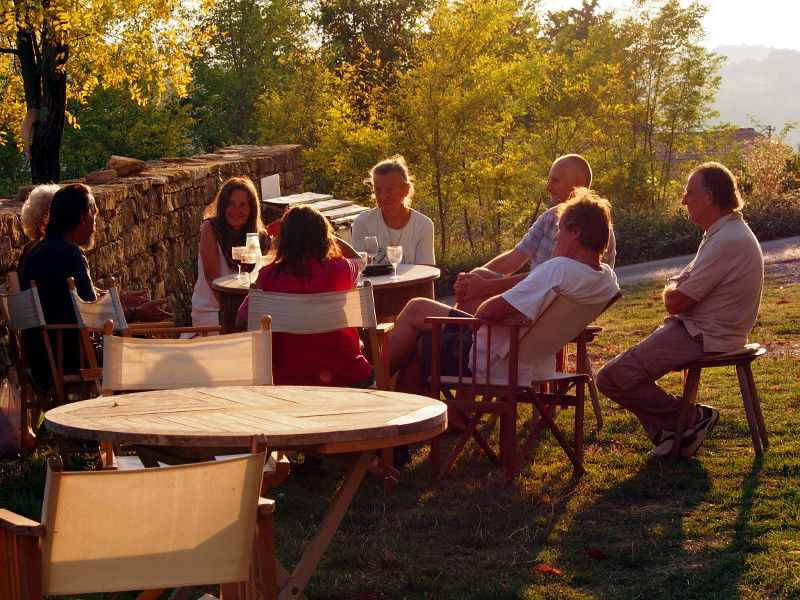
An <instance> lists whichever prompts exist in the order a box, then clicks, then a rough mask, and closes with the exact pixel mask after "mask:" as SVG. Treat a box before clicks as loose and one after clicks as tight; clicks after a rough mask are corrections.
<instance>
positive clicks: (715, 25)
mask: <svg viewBox="0 0 800 600" xmlns="http://www.w3.org/2000/svg"><path fill="white" fill-rule="evenodd" d="M688 3H689V2H688V0H681V4H683V5H684V6H685V5H687V4H688ZM704 3H705V4H706V6H708V7H709V10H708V14H706V17H705V20H704V23H703V24H704V27H705V30H706V33H707V34H708V37H707V38H706V40H705V44H706V46H708V47H709V48H715V47H716V46H721V45H725V46H727V45H732V44H745V45H749V46H767V47H770V48H791V49H794V50H800V34H799V33H798V27H797V24H798V16H800V3H798V2H797V0H704ZM630 4H631V3H630V2H629V1H628V0H600V7H601V8H605V9H608V8H614V9H620V8H622V9H624V8H625V7H627V6H630ZM580 5H581V0H542V2H541V3H540V6H541V7H542V9H543V10H557V9H562V8H571V7H577V6H580Z"/></svg>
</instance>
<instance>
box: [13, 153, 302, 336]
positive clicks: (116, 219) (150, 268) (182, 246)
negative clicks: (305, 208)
mask: <svg viewBox="0 0 800 600" xmlns="http://www.w3.org/2000/svg"><path fill="white" fill-rule="evenodd" d="M109 170H111V171H112V174H114V173H115V171H113V170H112V169H108V168H107V169H106V170H104V171H100V172H96V173H98V174H99V173H102V174H103V175H102V177H100V176H97V177H91V176H89V177H87V179H88V180H89V181H92V180H94V181H100V180H108V179H109V177H110V175H109V174H108V171H109ZM276 173H277V174H278V175H280V181H281V192H282V194H284V195H286V194H296V193H300V192H302V191H303V183H302V181H303V161H302V154H301V147H300V146H297V145H284V146H231V147H228V148H223V149H221V150H219V151H217V152H215V153H213V154H202V155H198V156H190V157H184V158H165V159H163V160H161V161H152V162H150V163H148V164H147V168H146V169H145V170H144V171H141V172H139V173H137V174H135V175H132V176H128V177H114V178H113V179H110V180H108V181H107V182H106V183H101V184H96V183H88V182H87V183H88V185H90V187H91V188H92V193H93V194H94V197H95V200H96V202H97V208H98V211H99V212H98V218H97V231H96V234H95V246H94V248H93V249H92V250H90V251H88V252H87V257H88V260H89V265H90V268H91V271H92V275H93V277H94V279H95V285H97V286H99V287H104V286H106V285H107V281H108V278H110V277H115V278H116V279H117V286H118V287H119V288H120V289H122V290H123V291H127V290H137V289H145V290H149V291H150V293H151V294H152V296H153V297H163V296H169V297H170V298H171V299H172V301H171V302H170V304H169V305H168V306H167V308H168V310H170V312H173V313H174V314H175V318H176V322H177V323H179V324H189V321H190V316H189V315H190V313H191V296H192V290H193V288H194V282H195V280H196V279H197V244H198V233H199V231H200V222H201V219H202V213H203V210H204V209H205V207H206V206H207V205H208V204H209V203H210V202H211V201H212V200H213V199H214V196H215V195H216V193H217V190H218V189H219V187H220V185H221V183H222V182H223V181H224V180H226V179H227V178H229V177H234V176H239V177H250V178H251V179H252V180H253V182H254V183H255V185H256V189H260V184H259V182H260V179H261V178H262V177H266V176H267V175H274V174H276ZM90 175H91V174H90ZM71 181H77V182H86V179H76V180H71ZM62 183H65V182H62ZM32 187H33V186H24V187H22V188H20V190H19V194H18V196H17V198H14V199H0V240H3V241H5V240H6V239H9V240H10V242H11V244H10V245H11V248H12V256H11V257H10V258H9V257H3V259H2V261H0V262H12V264H13V263H15V262H16V258H17V256H18V255H19V252H20V250H21V248H22V246H23V245H24V244H25V241H26V238H25V235H24V233H23V232H22V227H21V226H20V222H19V213H20V209H21V207H22V199H24V198H25V197H26V196H27V194H28V192H29V191H30V190H31V188H32ZM2 246H5V244H3V245H2ZM2 246H0V248H2ZM3 345H5V340H3ZM3 350H4V351H5V348H3Z"/></svg>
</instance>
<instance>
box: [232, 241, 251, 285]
mask: <svg viewBox="0 0 800 600" xmlns="http://www.w3.org/2000/svg"><path fill="white" fill-rule="evenodd" d="M245 250H247V246H234V247H233V248H231V258H233V262H234V263H236V266H237V267H239V273H238V275H236V279H237V280H238V281H241V279H242V257H243V256H244V252H245Z"/></svg>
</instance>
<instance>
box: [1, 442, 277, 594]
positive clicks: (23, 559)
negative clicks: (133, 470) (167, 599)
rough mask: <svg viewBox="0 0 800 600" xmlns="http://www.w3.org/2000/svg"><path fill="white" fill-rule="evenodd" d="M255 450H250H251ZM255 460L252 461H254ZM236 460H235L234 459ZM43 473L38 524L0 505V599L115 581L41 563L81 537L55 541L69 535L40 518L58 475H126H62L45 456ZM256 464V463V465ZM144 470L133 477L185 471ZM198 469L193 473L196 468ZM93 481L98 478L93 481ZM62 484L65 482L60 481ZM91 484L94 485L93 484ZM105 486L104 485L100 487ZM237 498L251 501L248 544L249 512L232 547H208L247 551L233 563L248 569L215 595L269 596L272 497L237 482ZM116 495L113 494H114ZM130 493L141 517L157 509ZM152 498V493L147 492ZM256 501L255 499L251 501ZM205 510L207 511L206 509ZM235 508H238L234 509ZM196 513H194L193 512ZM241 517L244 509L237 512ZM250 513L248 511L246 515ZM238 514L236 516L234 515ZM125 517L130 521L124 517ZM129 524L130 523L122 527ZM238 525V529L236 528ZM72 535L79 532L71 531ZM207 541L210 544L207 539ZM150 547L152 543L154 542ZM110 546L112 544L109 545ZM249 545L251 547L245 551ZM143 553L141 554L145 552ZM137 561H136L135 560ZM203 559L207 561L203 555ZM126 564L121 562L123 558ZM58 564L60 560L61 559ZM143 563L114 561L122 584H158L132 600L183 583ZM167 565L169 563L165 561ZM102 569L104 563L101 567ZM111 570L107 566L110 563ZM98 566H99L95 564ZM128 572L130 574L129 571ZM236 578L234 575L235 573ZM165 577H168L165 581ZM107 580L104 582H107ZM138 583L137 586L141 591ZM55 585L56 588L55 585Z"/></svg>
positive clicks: (51, 509)
mask: <svg viewBox="0 0 800 600" xmlns="http://www.w3.org/2000/svg"><path fill="white" fill-rule="evenodd" d="M254 452H255V448H254ZM259 458H260V460H261V464H263V460H264V455H263V454H261V455H258V456H251V457H249V459H248V461H247V463H246V464H247V465H248V467H247V469H248V473H251V472H252V471H251V470H250V469H251V467H250V465H252V466H253V467H258V459H259ZM254 461H255V462H254ZM240 464H241V463H240ZM48 467H49V468H48V475H47V481H48V484H47V485H46V488H45V502H44V506H43V509H42V517H43V519H42V523H38V522H36V521H32V520H30V519H26V518H24V517H22V516H20V515H17V514H15V513H13V512H11V511H8V510H5V509H0V547H3V548H5V549H6V551H5V552H4V553H3V556H2V559H0V597H2V598H9V599H10V600H40V599H41V598H43V596H45V595H50V594H51V593H53V592H54V591H55V590H53V589H52V586H53V585H55V586H61V588H62V589H61V592H60V593H64V591H65V590H64V589H63V588H64V587H65V586H66V588H68V589H69V588H74V587H80V586H82V585H86V586H90V587H89V588H88V589H86V591H87V592H88V591H100V590H98V589H96V588H95V589H92V587H91V586H100V585H102V586H103V587H105V585H112V586H113V585H118V584H117V583H116V580H115V579H114V575H112V576H111V577H109V576H108V575H107V573H101V574H100V577H99V580H100V582H105V584H103V583H100V582H97V581H95V582H86V581H85V579H84V577H82V576H80V575H73V576H70V575H69V572H68V571H65V569H70V568H71V566H70V565H69V564H67V565H65V566H60V567H59V566H58V563H53V566H52V567H51V566H50V565H49V564H47V562H46V561H47V557H48V556H49V549H50V548H51V547H52V548H55V547H56V546H55V544H56V543H58V544H59V547H61V545H62V544H65V543H66V544H69V543H72V544H79V545H80V544H81V540H72V539H70V538H69V537H68V539H67V540H64V541H60V539H59V541H58V542H57V541H56V540H57V538H63V537H64V536H65V535H67V536H69V535H70V534H69V533H67V534H65V533H63V532H61V531H60V530H53V531H47V527H46V525H44V524H43V523H45V522H46V519H53V522H55V520H56V517H55V516H54V515H55V514H57V513H56V512H55V507H57V506H58V505H59V498H60V497H61V496H62V494H61V492H62V487H61V485H59V484H52V485H51V480H58V481H61V478H62V477H63V478H70V480H71V481H72V483H73V484H80V483H81V482H82V481H83V479H82V478H86V477H88V478H89V480H86V481H87V483H90V480H91V479H92V478H96V477H101V478H104V479H103V480H102V481H104V482H107V483H105V484H104V485H105V486H111V485H115V484H116V483H120V484H123V485H124V481H125V479H124V478H125V477H126V476H130V474H127V473H97V472H95V473H62V470H63V467H62V465H61V461H60V460H59V459H57V458H51V459H50V460H49V462H48ZM231 467H233V468H234V469H235V470H234V471H233V472H237V471H239V470H240V469H241V467H238V466H233V465H230V466H221V467H220V468H221V469H223V472H225V470H227V471H229V472H230V470H231ZM209 468H211V469H214V468H215V467H214V465H210V464H208V463H205V464H202V463H201V464H197V465H188V466H185V467H177V469H197V470H199V471H202V472H203V473H206V472H208V469H209ZM259 468H260V467H259ZM148 471H149V472H147V471H145V472H140V473H137V474H135V475H134V477H136V478H137V481H148V480H153V477H155V480H158V481H161V480H164V479H165V478H167V479H169V478H170V477H171V476H172V475H173V474H175V475H176V476H183V475H184V474H188V472H187V471H171V472H170V471H167V469H154V470H148ZM199 471H198V472H199ZM215 472H217V473H219V472H220V471H219V469H216V470H215ZM251 477H252V475H247V478H251ZM97 481H98V482H99V481H100V480H97ZM241 481H242V482H247V481H250V482H252V479H244V480H241ZM65 483H66V481H65ZM96 487H97V486H95V488H96ZM70 488H71V489H74V488H75V485H71V486H70ZM104 489H107V488H104ZM111 491H112V493H114V488H112V490H111ZM240 491H241V499H240V501H242V502H243V501H245V500H247V501H248V502H253V505H252V510H253V512H254V513H255V515H254V519H255V531H254V532H253V538H252V540H253V541H252V542H251V543H249V542H247V541H246V538H242V537H241V536H242V535H247V534H246V532H247V529H248V527H249V526H247V527H245V525H246V524H247V522H248V521H249V519H252V518H253V516H250V517H247V516H245V517H244V518H245V521H244V522H243V523H242V525H240V526H239V527H240V529H239V531H240V533H239V534H236V535H235V537H234V538H231V539H237V540H238V544H241V545H239V546H238V549H235V548H231V549H230V550H228V548H229V547H228V546H226V548H225V550H213V552H216V553H219V552H220V551H223V552H224V551H230V552H245V553H250V555H249V556H247V554H239V555H238V556H240V557H241V558H240V559H239V560H238V561H237V563H236V564H239V565H245V564H246V562H249V563H250V567H249V569H247V567H244V570H245V572H248V571H249V574H248V575H246V576H245V579H244V580H242V581H239V582H230V583H221V584H220V592H221V593H220V597H221V598H223V599H224V600H229V599H236V600H245V599H248V600H273V599H274V598H276V597H277V574H276V556H275V540H274V536H275V529H274V508H275V506H274V502H273V501H272V500H267V499H264V498H259V497H258V496H257V489H256V490H253V488H252V484H251V483H243V485H242V487H241V490H240ZM253 491H256V495H255V497H253V496H251V495H250V494H252V492H253ZM213 494H214V492H213V491H212V490H209V491H208V495H209V498H211V497H212V496H213ZM117 495H118V493H117ZM69 496H71V497H72V501H73V502H74V499H75V493H74V491H73V492H72V493H71V494H69ZM135 496H136V495H132V496H129V497H130V498H131V504H135V505H138V504H142V516H144V515H146V514H147V513H148V512H149V511H152V510H156V511H157V510H158V509H157V507H153V506H150V507H149V508H147V505H146V504H144V503H143V502H141V501H139V500H138V499H137V498H136V497H135ZM149 496H150V497H152V494H150V495H149ZM256 500H257V502H256ZM197 501H198V502H202V500H201V499H198V500H197ZM206 510H208V509H206ZM237 512H238V511H237ZM198 514H200V513H198ZM242 514H243V515H246V513H242ZM251 515H252V513H251ZM240 518H241V517H240ZM127 520H128V521H130V519H129V518H128V519H127ZM128 526H130V524H129V525H128ZM243 527H244V529H242V528H243ZM76 535H80V534H79V533H77V532H76ZM94 535H95V534H93V533H92V534H90V537H92V536H94ZM114 535H116V529H115V528H106V533H105V534H104V537H111V538H113V537H114ZM119 535H121V536H129V535H130V530H129V529H126V528H125V527H124V526H121V527H120V530H119ZM121 543H122V544H125V543H127V544H128V545H130V542H129V541H127V542H126V541H124V540H123V541H122V542H121ZM208 543H213V542H211V541H209V542H208ZM155 547H158V546H157V545H156V546H155ZM205 547H206V544H200V545H199V546H197V548H196V550H195V551H197V550H199V551H201V552H206V551H207V550H206V549H205ZM111 548H113V546H111ZM250 548H252V550H250ZM93 552H94V553H95V554H97V546H94V547H93ZM179 552H185V550H181V551H179ZM145 554H146V552H145ZM158 556H161V557H164V554H163V553H161V554H159V555H158ZM137 560H139V559H138V558H137ZM206 560H208V559H206ZM125 562H127V561H125ZM61 564H63V562H62V563H61ZM147 564H150V565H152V561H151V562H150V563H147V562H142V561H139V562H137V564H136V566H134V567H132V568H131V569H128V567H127V566H126V565H125V564H122V563H120V567H121V568H122V569H123V570H127V571H128V572H127V573H126V575H125V577H126V582H129V581H131V580H135V581H136V582H137V583H138V584H139V585H141V587H147V586H152V585H153V583H154V582H158V585H160V586H161V587H158V588H156V589H145V591H144V592H142V593H141V594H140V595H139V596H138V600H155V599H156V598H158V597H159V596H160V595H161V594H162V593H163V592H164V591H165V588H164V587H163V586H164V584H165V583H167V584H168V585H169V584H171V587H173V586H183V585H186V584H187V581H185V577H186V573H185V572H184V574H183V575H181V576H180V579H177V578H176V575H177V574H174V575H169V574H165V573H163V572H161V571H159V572H158V573H156V574H155V577H154V576H153V575H150V574H148V573H146V572H144V568H145V566H146V565H147ZM169 564H173V563H169ZM174 564H176V565H183V566H182V568H183V569H184V571H185V568H186V567H185V565H186V562H185V561H184V562H183V563H181V562H176V563H174ZM79 568H80V569H82V570H81V571H77V572H76V573H79V572H84V573H85V572H86V571H87V568H88V567H79ZM106 568H107V567H106ZM112 568H113V565H112ZM99 569H100V570H102V568H99ZM219 572H220V573H223V572H226V573H228V575H225V577H226V578H227V577H231V573H232V570H231V568H225V569H221V570H219ZM235 572H237V573H241V567H238V566H237V567H236V571H235ZM54 573H55V577H56V583H53V581H51V580H50V579H49V577H50V576H52V575H53V574H54ZM131 573H132V574H131ZM237 576H238V575H237ZM170 577H173V579H172V580H171V581H170ZM204 577H205V579H208V575H206V574H200V575H198V581H197V583H198V584H199V583H202V584H208V583H210V582H208V581H205V580H204ZM109 582H110V583H109ZM141 587H139V589H141ZM57 589H58V588H57ZM124 589H125V590H127V589H130V587H128V586H126V587H124ZM134 589H136V588H134ZM104 591H123V589H122V588H115V589H105V590H104ZM68 593H78V590H71V591H70V592H68Z"/></svg>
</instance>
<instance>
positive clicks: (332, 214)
mask: <svg viewBox="0 0 800 600" xmlns="http://www.w3.org/2000/svg"><path fill="white" fill-rule="evenodd" d="M365 210H369V209H368V208H366V207H365V206H359V205H358V204H353V205H352V206H346V207H344V208H337V209H334V210H329V211H326V212H325V216H326V217H327V218H328V219H331V220H333V219H337V218H340V217H347V216H350V215H358V214H361V213H362V212H364V211H365Z"/></svg>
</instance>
